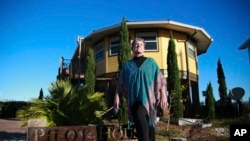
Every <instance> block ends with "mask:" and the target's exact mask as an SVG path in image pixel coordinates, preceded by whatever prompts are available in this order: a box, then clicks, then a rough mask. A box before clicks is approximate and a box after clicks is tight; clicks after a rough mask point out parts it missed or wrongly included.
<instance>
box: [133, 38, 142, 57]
mask: <svg viewBox="0 0 250 141" xmlns="http://www.w3.org/2000/svg"><path fill="white" fill-rule="evenodd" d="M144 50H145V40H144V39H142V38H135V39H134V40H133V42H132V51H133V54H134V56H135V57H140V56H142V55H143V53H144Z"/></svg>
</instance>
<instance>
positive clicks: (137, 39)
mask: <svg viewBox="0 0 250 141" xmlns="http://www.w3.org/2000/svg"><path fill="white" fill-rule="evenodd" d="M137 41H142V42H143V44H144V47H145V46H146V42H145V40H144V39H143V38H139V37H136V38H135V39H134V40H133V42H132V48H133V47H134V45H135V42H137Z"/></svg>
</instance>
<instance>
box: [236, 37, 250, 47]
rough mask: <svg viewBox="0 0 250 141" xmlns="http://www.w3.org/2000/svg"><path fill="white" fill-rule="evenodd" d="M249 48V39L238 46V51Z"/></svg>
mask: <svg viewBox="0 0 250 141" xmlns="http://www.w3.org/2000/svg"><path fill="white" fill-rule="evenodd" d="M247 48H250V37H249V38H248V39H247V40H246V41H245V42H244V43H243V44H241V45H240V47H239V48H238V49H239V50H242V49H247Z"/></svg>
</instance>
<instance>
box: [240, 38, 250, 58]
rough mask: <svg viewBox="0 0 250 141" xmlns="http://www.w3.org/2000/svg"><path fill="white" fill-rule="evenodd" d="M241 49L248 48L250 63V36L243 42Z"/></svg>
mask: <svg viewBox="0 0 250 141" xmlns="http://www.w3.org/2000/svg"><path fill="white" fill-rule="evenodd" d="M238 49H239V50H243V49H248V56H249V63H250V38H248V39H247V40H246V41H245V42H244V43H243V44H241V45H240V47H239V48H238Z"/></svg>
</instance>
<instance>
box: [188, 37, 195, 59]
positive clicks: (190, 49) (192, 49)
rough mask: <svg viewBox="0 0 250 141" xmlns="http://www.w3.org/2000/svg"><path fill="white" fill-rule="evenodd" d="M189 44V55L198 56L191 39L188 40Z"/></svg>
mask: <svg viewBox="0 0 250 141" xmlns="http://www.w3.org/2000/svg"><path fill="white" fill-rule="evenodd" d="M187 46H188V55H189V56H191V57H193V58H196V52H195V47H194V43H193V42H191V41H188V42H187Z"/></svg>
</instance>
